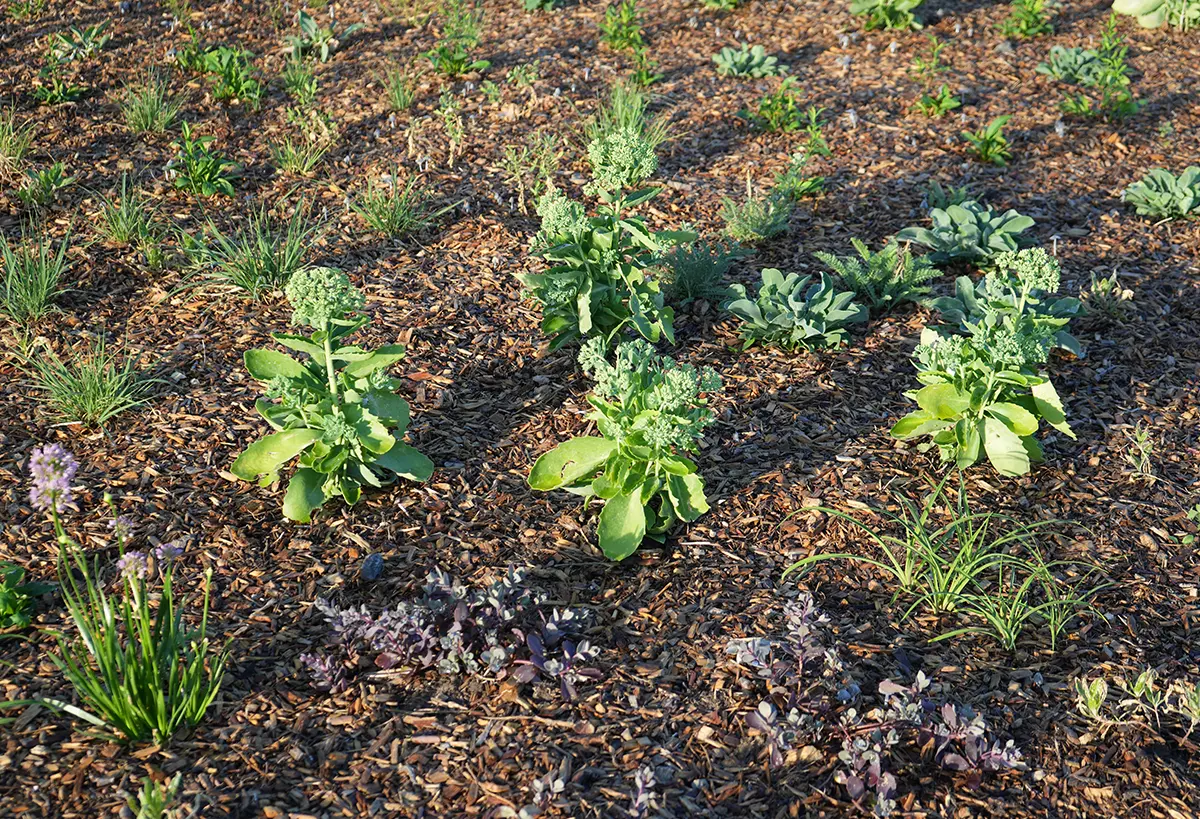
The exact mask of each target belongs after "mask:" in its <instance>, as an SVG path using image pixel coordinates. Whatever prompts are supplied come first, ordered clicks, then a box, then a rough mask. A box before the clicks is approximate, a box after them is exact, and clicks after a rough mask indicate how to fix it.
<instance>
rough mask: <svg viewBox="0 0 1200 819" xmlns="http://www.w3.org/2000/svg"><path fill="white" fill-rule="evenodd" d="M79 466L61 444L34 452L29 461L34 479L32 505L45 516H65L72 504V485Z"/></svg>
mask: <svg viewBox="0 0 1200 819" xmlns="http://www.w3.org/2000/svg"><path fill="white" fill-rule="evenodd" d="M77 469H79V462H78V461H76V460H75V456H74V455H72V454H71V453H70V452H67V451H66V450H65V449H63V448H62V446H61V445H59V444H47V445H46V446H43V447H38V448H36V449H34V450H33V454H32V455H30V457H29V474H30V475H31V476H32V477H33V488H32V489H30V490H29V502H30V503H31V504H33V508H34V509H38V510H40V511H42V512H50V511H54V512H59V513H61V512H62V511H63V509H64V508H65V507H66V505H67V504H68V503H70V502H71V481H73V480H74V479H75V471H76V470H77Z"/></svg>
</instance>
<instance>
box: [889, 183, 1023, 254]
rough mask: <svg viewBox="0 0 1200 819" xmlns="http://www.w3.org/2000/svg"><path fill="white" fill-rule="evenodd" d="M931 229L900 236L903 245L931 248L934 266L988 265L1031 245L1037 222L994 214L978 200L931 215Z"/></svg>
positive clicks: (906, 230)
mask: <svg viewBox="0 0 1200 819" xmlns="http://www.w3.org/2000/svg"><path fill="white" fill-rule="evenodd" d="M929 218H930V219H931V220H932V222H933V226H932V227H931V228H924V227H915V226H914V227H907V228H904V230H902V231H900V232H899V233H897V234H896V240H897V241H900V242H915V243H916V244H919V245H924V246H925V247H927V248H929V249H930V251H932V252H931V253H929V254H928V256H927V258H928V259H929V261H931V262H933V263H934V264H937V265H941V264H948V263H951V262H969V263H971V264H977V265H987V264H988V263H989V262H990V261H991V260H992V259H993V258H995V257H996V255H998V254H1000V253H1012V252H1015V251H1017V250H1020V249H1021V248H1022V247H1024V246H1026V245H1028V244H1030V243H1031V240H1030V239H1029V238H1028V237H1026V236H1024V235H1023V234H1024V233H1025V231H1026V230H1028V229H1029V228H1031V227H1033V226H1034V224H1035V223H1034V221H1033V219H1032V218H1030V217H1028V216H1023V215H1022V214H1020V213H1018V212H1017V211H1015V210H1012V209H1009V210H1006V211H1005V212H1004V213H993V212H992V210H991V209H990V208H988V207H987V206H986V205H983V204H980V203H979V202H977V201H976V200H974V199H968V200H966V201H963V202H961V203H959V204H947V205H946V207H945V208H939V207H935V208H933V209H932V210H931V211H930V213H929Z"/></svg>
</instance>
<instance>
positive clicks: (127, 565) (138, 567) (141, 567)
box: [117, 552, 146, 580]
mask: <svg viewBox="0 0 1200 819" xmlns="http://www.w3.org/2000/svg"><path fill="white" fill-rule="evenodd" d="M117 571H119V572H120V573H121V576H122V577H124V578H125V579H126V580H134V579H141V578H143V577H145V576H146V553H145V552H126V553H125V554H123V555H121V557H120V559H119V560H118V561H117Z"/></svg>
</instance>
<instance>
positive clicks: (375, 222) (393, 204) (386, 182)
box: [350, 174, 430, 239]
mask: <svg viewBox="0 0 1200 819" xmlns="http://www.w3.org/2000/svg"><path fill="white" fill-rule="evenodd" d="M427 202H428V194H427V193H426V192H425V190H424V189H422V188H418V187H417V180H415V179H410V180H408V184H406V185H401V184H400V182H399V181H398V180H397V179H396V177H395V174H393V175H392V176H388V177H385V178H384V179H382V180H381V181H379V182H376V181H375V180H372V179H368V180H367V187H366V190H364V191H363V193H362V195H360V196H359V197H358V199H355V200H351V202H350V207H351V208H352V209H353V210H354V212H355V213H357V214H358V215H359V216H361V217H362V218H363V221H365V222H366V223H367V224H368V225H369V226H370V227H371V229H372V230H374V231H377V232H379V233H382V234H383V235H384V236H386V237H388V238H389V239H398V238H400V237H401V236H405V235H406V234H409V233H412V232H414V231H417V230H420V229H421V228H423V227H424V226H425V225H427V224H428V223H429V219H430V214H429V209H428V207H427Z"/></svg>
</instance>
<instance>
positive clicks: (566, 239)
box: [517, 126, 696, 349]
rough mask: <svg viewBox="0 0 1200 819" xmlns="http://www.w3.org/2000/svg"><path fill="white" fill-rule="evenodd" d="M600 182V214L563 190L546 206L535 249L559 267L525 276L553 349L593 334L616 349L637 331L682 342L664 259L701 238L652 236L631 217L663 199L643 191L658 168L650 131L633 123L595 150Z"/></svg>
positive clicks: (595, 177) (595, 143)
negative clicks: (659, 268) (669, 302)
mask: <svg viewBox="0 0 1200 819" xmlns="http://www.w3.org/2000/svg"><path fill="white" fill-rule="evenodd" d="M588 159H589V161H590V162H591V165H592V181H591V183H589V184H588V185H587V186H586V187H585V188H584V192H585V193H587V194H588V195H591V196H595V197H596V198H598V199H599V200H600V202H601V206H600V208H599V210H598V213H597V215H596V216H592V217H588V216H587V215H586V211H585V210H584V208H583V206H582V205H580V204H579V203H577V202H575V201H573V200H571V199H570V198H568V197H567V196H566V195H565V194H564V193H562V192H561V191H560V190H558V189H556V188H550V189H549V190H547V191H546V193H544V194H543V195H542V197H541V199H540V200H539V201H538V208H537V211H538V215H539V216H541V218H542V227H541V230H540V231H539V232H538V235H537V237H536V238H535V239H534V248H535V252H537V253H539V254H540V255H541V256H542V257H543V258H545V259H547V260H548V261H549V262H550V263H551V265H552V266H551V267H550V269H549V270H547V271H546V272H545V273H533V274H517V279H518V280H519V281H520V282H521V284H523V285H524V286H525V287H526V288H527V289H528V291H529V293H530V294H531V295H532V296H533V298H534V299H536V300H537V301H538V302H540V303H541V305H542V332H544V333H545V334H546V335H548V336H550V348H551V349H558V348H560V347H563V346H564V345H567V344H570V343H573V342H576V341H581V340H583V339H585V338H589V337H600V338H602V339H603V341H604V343H605V344H606V345H612V344H613V343H614V342H615V341H616V340H617V338H618V336H620V335H621V334H622V333H623V332H625V331H626V330H628V329H632V330H633V331H634V332H636V333H637V334H638V335H640V336H642V337H643V338H645V339H648V340H649V341H651V342H657V341H658V340H659V338H666V339H667V341H670V342H671V343H674V341H675V331H674V325H673V321H674V317H675V314H674V311H673V310H672V309H671V308H670V307H667V306H666V304H665V300H664V296H663V293H662V288H661V286H660V283H659V281H658V277H657V276H656V274H655V266H656V260H657V259H658V258H659V257H661V256H662V254H663V253H664V252H665V251H666V250H668V249H669V248H670V247H672V246H674V245H676V244H680V243H686V242H691V241H694V240H695V238H696V236H695V234H693V233H686V232H660V233H652V232H651V231H650V229H649V228H648V227H647V226H646V222H645V220H644V219H643V218H642V217H640V216H635V215H632V214H631V213H630V211H631V210H633V209H634V208H636V207H638V206H640V205H643V204H645V203H646V202H648V201H650V200H651V199H653V198H654V197H655V196H657V195H658V193H659V189H658V188H654V187H645V188H638V186H639V185H641V184H642V183H643V182H645V181H646V180H647V179H649V178H650V177H651V176H652V175H653V174H654V172H655V171H656V170H657V168H658V160H657V158H656V157H655V155H654V147H653V145H652V143H651V142H650V140H648V139H647V138H646V136H645V135H644V134H643V133H642V131H641V130H640V129H638V128H636V127H633V126H626V127H622V128H619V129H617V130H614V131H612V132H611V133H608V134H607V135H603V136H597V137H596V138H595V139H593V140H592V142H591V144H590V145H589V146H588Z"/></svg>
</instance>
